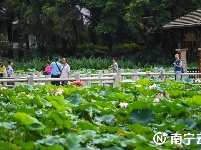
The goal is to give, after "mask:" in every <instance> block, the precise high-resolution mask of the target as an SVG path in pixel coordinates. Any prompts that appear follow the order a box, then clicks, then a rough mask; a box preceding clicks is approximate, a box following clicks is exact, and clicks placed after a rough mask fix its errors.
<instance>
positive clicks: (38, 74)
mask: <svg viewBox="0 0 201 150" xmlns="http://www.w3.org/2000/svg"><path fill="white" fill-rule="evenodd" d="M40 76H41V72H40V71H39V72H37V78H40ZM37 84H38V85H40V84H41V82H37Z"/></svg>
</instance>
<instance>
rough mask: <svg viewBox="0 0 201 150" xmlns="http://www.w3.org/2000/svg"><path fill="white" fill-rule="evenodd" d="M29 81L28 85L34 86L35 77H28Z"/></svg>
mask: <svg viewBox="0 0 201 150" xmlns="http://www.w3.org/2000/svg"><path fill="white" fill-rule="evenodd" d="M27 80H28V84H29V85H34V82H33V77H32V76H30V77H27Z"/></svg>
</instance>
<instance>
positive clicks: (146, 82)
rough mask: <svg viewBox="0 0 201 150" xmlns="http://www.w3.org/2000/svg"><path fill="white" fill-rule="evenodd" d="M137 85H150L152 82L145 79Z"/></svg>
mask: <svg viewBox="0 0 201 150" xmlns="http://www.w3.org/2000/svg"><path fill="white" fill-rule="evenodd" d="M137 83H138V84H139V85H149V84H150V80H148V79H146V78H143V79H140V80H138V81H137Z"/></svg>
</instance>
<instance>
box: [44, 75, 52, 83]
mask: <svg viewBox="0 0 201 150" xmlns="http://www.w3.org/2000/svg"><path fill="white" fill-rule="evenodd" d="M45 78H46V79H50V78H51V75H45ZM50 83H51V81H45V85H48V84H50Z"/></svg>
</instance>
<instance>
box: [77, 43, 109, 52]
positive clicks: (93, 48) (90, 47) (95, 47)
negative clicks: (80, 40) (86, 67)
mask: <svg viewBox="0 0 201 150" xmlns="http://www.w3.org/2000/svg"><path fill="white" fill-rule="evenodd" d="M86 50H89V51H96V50H98V51H104V52H107V51H108V48H107V47H106V46H100V45H92V44H82V45H78V46H77V51H78V53H83V52H85V51H86Z"/></svg>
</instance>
